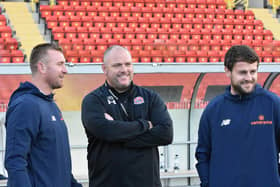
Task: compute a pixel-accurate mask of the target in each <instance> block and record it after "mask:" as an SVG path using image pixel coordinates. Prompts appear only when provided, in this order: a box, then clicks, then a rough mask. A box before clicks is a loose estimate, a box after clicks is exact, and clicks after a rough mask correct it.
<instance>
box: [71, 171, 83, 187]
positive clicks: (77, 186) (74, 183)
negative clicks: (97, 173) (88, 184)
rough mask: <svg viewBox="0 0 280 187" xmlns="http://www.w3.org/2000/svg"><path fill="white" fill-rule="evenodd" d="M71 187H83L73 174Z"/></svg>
mask: <svg viewBox="0 0 280 187" xmlns="http://www.w3.org/2000/svg"><path fill="white" fill-rule="evenodd" d="M71 187H83V186H82V185H81V184H80V183H78V182H77V180H76V179H75V178H74V176H73V174H71Z"/></svg>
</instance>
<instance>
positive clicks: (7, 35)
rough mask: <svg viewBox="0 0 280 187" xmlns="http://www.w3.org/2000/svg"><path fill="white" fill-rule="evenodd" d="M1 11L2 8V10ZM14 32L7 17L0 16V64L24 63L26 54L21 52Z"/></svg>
mask: <svg viewBox="0 0 280 187" xmlns="http://www.w3.org/2000/svg"><path fill="white" fill-rule="evenodd" d="M0 10H1V8H0ZM12 33H13V31H12V29H11V27H10V26H8V25H7V19H6V17H5V15H3V14H2V11H1V14H0V63H22V62H24V54H23V52H22V51H21V50H19V42H18V41H17V40H16V39H15V38H13V34H12Z"/></svg>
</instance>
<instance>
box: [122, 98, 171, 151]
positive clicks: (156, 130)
mask: <svg viewBox="0 0 280 187" xmlns="http://www.w3.org/2000/svg"><path fill="white" fill-rule="evenodd" d="M149 111H150V114H149V118H150V119H149V121H151V122H152V124H153V128H151V129H150V130H149V131H147V132H146V133H144V134H141V135H139V136H137V137H136V138H135V139H133V140H130V141H129V142H127V143H125V146H127V147H131V148H141V147H142V148H144V147H154V146H160V145H167V144H170V143H172V140H173V122H172V119H171V117H170V115H169V113H168V111H167V107H166V105H165V104H164V102H163V100H162V99H161V98H160V96H159V95H158V94H156V93H155V94H154V95H153V98H152V103H151V104H150V106H149Z"/></svg>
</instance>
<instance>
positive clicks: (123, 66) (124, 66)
mask: <svg viewBox="0 0 280 187" xmlns="http://www.w3.org/2000/svg"><path fill="white" fill-rule="evenodd" d="M126 70H127V67H126V65H125V64H123V65H121V67H120V71H122V72H124V71H126Z"/></svg>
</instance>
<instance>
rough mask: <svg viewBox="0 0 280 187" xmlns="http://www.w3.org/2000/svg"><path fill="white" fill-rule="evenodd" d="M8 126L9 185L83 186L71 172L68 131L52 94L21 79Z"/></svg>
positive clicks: (13, 99) (7, 116) (12, 98)
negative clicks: (22, 81)
mask: <svg viewBox="0 0 280 187" xmlns="http://www.w3.org/2000/svg"><path fill="white" fill-rule="evenodd" d="M6 129H7V136H6V154H5V167H6V169H7V171H8V187H81V185H80V184H78V183H77V182H76V180H75V179H74V178H73V175H72V174H71V158H70V147H69V142H68V133H67V129H66V126H65V123H64V120H63V117H62V115H61V112H60V110H59V109H58V107H57V105H56V104H55V102H54V101H53V94H51V95H44V94H43V93H41V92H40V91H39V89H38V88H37V87H35V86H34V85H33V84H31V83H29V82H25V83H21V84H20V87H19V88H18V89H17V90H16V91H15V92H14V93H13V95H12V96H11V98H10V102H9V106H8V111H7V114H6Z"/></svg>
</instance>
